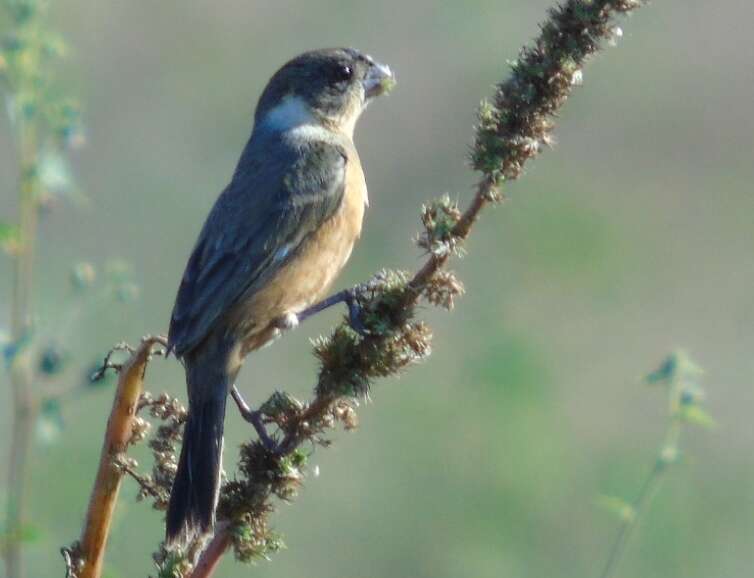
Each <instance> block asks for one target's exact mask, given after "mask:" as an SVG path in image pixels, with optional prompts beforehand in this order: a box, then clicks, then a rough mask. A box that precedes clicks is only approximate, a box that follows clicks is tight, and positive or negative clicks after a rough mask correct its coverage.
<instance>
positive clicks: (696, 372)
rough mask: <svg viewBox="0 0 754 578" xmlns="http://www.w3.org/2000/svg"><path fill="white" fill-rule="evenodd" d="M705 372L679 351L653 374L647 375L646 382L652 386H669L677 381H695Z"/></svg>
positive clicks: (671, 355) (672, 354)
mask: <svg viewBox="0 0 754 578" xmlns="http://www.w3.org/2000/svg"><path fill="white" fill-rule="evenodd" d="M702 373H704V370H703V369H702V368H701V367H699V365H697V364H696V362H695V361H694V360H693V359H691V357H690V356H689V354H688V353H686V352H685V351H683V350H682V349H679V350H677V351H674V352H673V353H671V354H670V355H669V356H668V357H667V358H666V359H665V360H664V361H663V362H662V363H661V364H660V367H658V368H657V369H655V370H654V371H653V372H652V373H650V374H649V375H647V377H646V378H645V381H646V382H647V383H648V384H650V385H654V384H663V385H669V384H671V383H673V382H675V381H676V380H677V379H682V380H685V381H693V380H695V379H696V378H698V377H699V376H700V375H701V374H702Z"/></svg>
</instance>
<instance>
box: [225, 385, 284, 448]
mask: <svg viewBox="0 0 754 578" xmlns="http://www.w3.org/2000/svg"><path fill="white" fill-rule="evenodd" d="M230 395H231V396H232V397H233V401H235V402H236V406H238V411H239V412H240V413H241V417H243V418H244V419H245V420H246V421H247V422H249V423H250V424H251V425H252V426H253V427H254V430H255V431H256V432H257V435H258V436H259V442H260V443H261V444H262V445H263V446H264V448H265V449H266V450H267V451H268V452H270V453H271V454H277V453H279V451H280V444H278V443H277V442H276V441H275V439H273V437H272V436H270V434H269V433H268V432H267V426H266V425H265V423H264V418H263V417H262V415H263V414H262V412H261V411H259V410H253V409H251V408H250V407H249V405H248V404H247V403H246V401H245V400H244V398H243V396H241V393H240V392H239V391H238V389H237V388H236V386H235V385H234V386H233V388H232V389H231V390H230Z"/></svg>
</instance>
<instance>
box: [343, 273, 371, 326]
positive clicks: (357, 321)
mask: <svg viewBox="0 0 754 578" xmlns="http://www.w3.org/2000/svg"><path fill="white" fill-rule="evenodd" d="M365 290H366V288H365V287H364V286H363V285H357V286H356V287H354V288H352V289H348V290H347V291H346V294H345V302H346V306H347V307H348V324H349V325H350V326H351V329H353V330H354V331H355V332H356V333H358V334H359V335H361V336H362V337H365V336H367V335H369V333H370V332H369V329H367V327H366V325H364V322H363V321H362V315H361V314H362V313H363V311H364V308H363V307H362V306H361V304H360V303H359V297H360V296H361V295H362V294H363V293H364V291H365Z"/></svg>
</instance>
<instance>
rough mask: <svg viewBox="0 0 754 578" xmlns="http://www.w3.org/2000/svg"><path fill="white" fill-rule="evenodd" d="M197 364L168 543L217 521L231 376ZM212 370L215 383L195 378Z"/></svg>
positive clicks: (169, 514)
mask: <svg viewBox="0 0 754 578" xmlns="http://www.w3.org/2000/svg"><path fill="white" fill-rule="evenodd" d="M201 365H204V364H201ZM196 369H198V370H199V371H197V370H195V369H192V368H191V367H190V366H189V365H187V372H186V377H187V382H188V389H189V400H190V403H189V415H188V421H187V422H186V427H185V429H184V432H183V447H182V448H181V458H180V460H179V462H178V471H177V472H176V474H175V481H174V482H173V489H172V491H171V492H170V503H169V504H168V511H167V517H166V538H167V543H168V544H172V543H179V544H185V543H187V542H188V541H189V540H191V539H192V538H194V537H195V536H197V535H200V534H205V533H207V532H209V531H211V530H212V527H213V526H214V523H215V508H216V507H217V498H218V494H219V491H220V470H221V468H222V453H223V422H224V421H225V401H226V400H227V391H228V376H227V375H224V374H221V375H217V374H216V372H213V371H212V368H207V367H198V368H196ZM202 370H204V371H202ZM206 370H209V371H206ZM208 373H209V374H212V373H215V375H212V376H211V378H214V379H213V380H212V381H211V382H209V383H207V382H206V381H204V380H197V377H199V378H201V377H202V375H204V376H205V377H208V376H207V374H208ZM211 378H210V379H211Z"/></svg>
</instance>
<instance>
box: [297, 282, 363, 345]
mask: <svg viewBox="0 0 754 578" xmlns="http://www.w3.org/2000/svg"><path fill="white" fill-rule="evenodd" d="M366 289H367V288H366V286H365V285H357V286H356V287H351V288H350V289H344V290H343V291H339V292H337V293H335V294H334V295H330V297H328V298H327V299H323V300H322V301H320V302H319V303H315V304H314V305H312V306H311V307H308V308H307V309H304V310H303V311H302V312H301V313H299V314H298V315H297V317H298V321H299V323H300V322H301V321H305V320H306V319H309V317H312V316H313V315H316V314H317V313H319V312H320V311H324V310H325V309H329V308H330V307H332V306H333V305H337V304H338V303H345V304H346V306H347V307H348V323H349V325H350V326H351V328H352V329H353V330H354V331H356V332H357V333H359V334H361V335H366V334H367V333H369V331H368V330H367V328H366V327H364V323H363V322H362V321H361V309H362V308H361V305H359V296H360V295H361V294H362V293H364V291H366Z"/></svg>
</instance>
